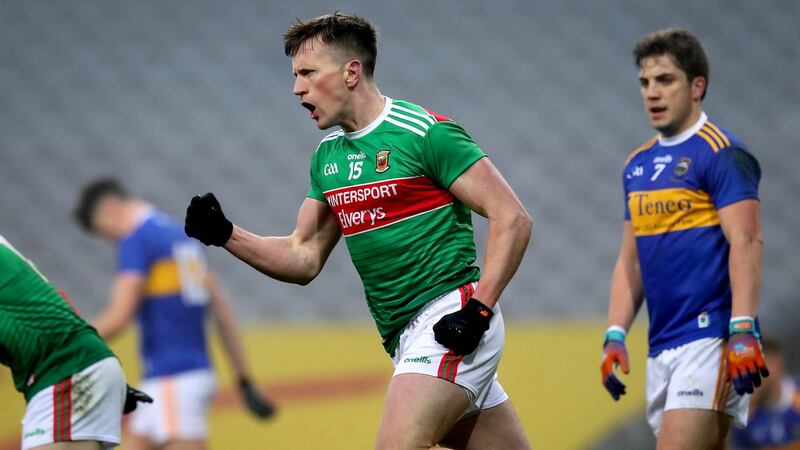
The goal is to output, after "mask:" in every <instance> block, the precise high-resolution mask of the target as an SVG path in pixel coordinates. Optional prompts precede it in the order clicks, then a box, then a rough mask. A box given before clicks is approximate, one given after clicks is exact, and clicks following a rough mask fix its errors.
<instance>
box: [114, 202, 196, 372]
mask: <svg viewBox="0 0 800 450" xmlns="http://www.w3.org/2000/svg"><path fill="white" fill-rule="evenodd" d="M118 272H119V273H123V272H134V273H137V274H140V275H141V276H142V277H144V280H145V287H144V294H143V298H142V301H141V304H140V305H139V310H138V311H137V321H138V324H139V338H140V351H141V356H142V360H143V361H144V364H143V365H144V378H151V377H157V376H164V375H173V374H176V373H180V372H186V371H189V370H194V369H202V368H208V367H210V362H209V357H208V351H207V348H206V334H205V318H206V307H207V304H208V299H209V295H208V291H207V290H206V287H205V280H206V274H207V268H206V262H205V254H204V251H203V249H202V247H201V246H200V244H199V243H198V242H197V241H195V240H193V239H190V238H189V237H187V236H186V235H185V234H184V232H183V228H182V227H181V226H179V225H178V224H177V223H176V222H175V221H173V220H172V219H171V218H170V217H168V216H167V215H165V214H163V213H160V212H157V211H151V212H150V213H148V215H147V216H146V217H145V218H144V220H142V222H141V223H140V224H139V226H138V227H137V228H136V229H135V230H134V231H133V232H132V233H131V234H130V235H128V236H126V237H125V238H123V239H122V240H121V241H120V242H119V267H118Z"/></svg>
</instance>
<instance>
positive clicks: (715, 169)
mask: <svg viewBox="0 0 800 450" xmlns="http://www.w3.org/2000/svg"><path fill="white" fill-rule="evenodd" d="M633 53H634V57H635V60H636V65H637V66H638V68H639V83H640V86H641V94H642V98H643V100H644V106H645V111H646V112H647V116H648V118H649V120H650V123H651V124H652V126H653V128H655V129H656V130H657V131H658V132H659V134H658V135H657V136H655V137H653V138H652V139H650V140H649V141H647V143H645V144H644V145H642V146H641V147H639V148H638V149H637V150H636V151H634V152H633V154H632V155H631V156H630V157H629V158H628V160H627V162H626V166H625V171H624V174H623V186H624V190H625V199H626V203H625V222H624V226H623V233H622V246H621V248H620V253H619V258H618V259H617V263H616V266H615V268H614V273H613V276H612V279H611V299H610V305H609V315H608V325H609V328H608V330H607V331H606V334H605V342H604V351H603V363H602V367H601V369H602V377H603V384H604V385H605V387H606V388H607V389H608V391H609V392H610V393H611V395H612V397H613V398H614V399H615V400H617V399H619V396H620V395H622V394H624V393H625V386H624V385H623V384H622V383H621V382H620V381H619V379H618V378H617V377H616V375H614V367H615V366H616V365H617V364H619V365H620V366H621V368H622V371H623V372H625V373H628V370H629V367H628V356H627V353H626V351H625V333H626V332H627V330H628V329H629V328H630V326H631V323H632V322H633V319H634V317H635V316H636V313H637V312H638V311H639V307H640V306H641V304H642V300H643V299H644V298H647V309H648V312H649V315H650V330H649V344H650V351H649V353H648V359H647V405H648V406H647V419H648V422H649V423H650V426H651V428H652V429H653V431H654V433H655V434H656V436H657V437H658V448H660V449H665V448H670V449H677V448H680V449H711V448H721V447H724V443H725V437H726V435H727V433H728V429H729V428H730V424H731V420H733V421H734V422H735V423H736V424H738V425H739V426H743V425H744V424H745V423H746V422H747V403H748V399H749V396H748V395H747V394H749V393H752V392H753V389H754V387H758V386H759V385H760V384H761V376H767V375H768V372H767V368H766V364H765V362H764V358H763V355H762V354H761V347H760V344H759V335H758V331H757V327H756V314H757V312H758V297H759V289H760V280H761V254H762V239H761V227H760V223H759V216H760V213H759V200H758V182H759V179H760V177H761V171H760V169H759V165H758V162H757V161H756V160H755V158H753V156H751V155H750V153H748V152H747V150H745V148H744V145H743V144H742V143H741V142H740V141H739V140H738V139H736V138H735V137H734V136H733V135H732V134H731V133H730V132H729V131H727V130H725V129H723V128H721V127H719V126H717V125H716V124H714V123H713V122H711V121H710V120H709V119H708V117H707V116H706V114H705V113H704V112H703V109H702V100H703V98H704V97H705V94H706V89H707V87H708V72H709V70H708V60H707V59H706V56H705V52H704V51H703V48H702V46H701V45H700V43H699V42H698V40H697V39H696V38H695V37H694V36H692V35H691V34H689V33H688V32H686V31H684V30H678V29H668V30H663V31H659V32H656V33H653V34H650V35H648V36H646V37H645V38H644V39H643V40H642V41H640V42H639V43H638V44H637V45H636V48H635V49H634V52H633ZM731 382H733V387H734V388H735V392H732V391H731Z"/></svg>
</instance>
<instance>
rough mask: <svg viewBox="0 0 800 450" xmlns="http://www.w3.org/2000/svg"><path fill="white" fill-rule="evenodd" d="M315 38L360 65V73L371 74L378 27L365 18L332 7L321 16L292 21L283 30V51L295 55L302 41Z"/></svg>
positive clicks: (373, 71) (376, 55)
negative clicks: (357, 61)
mask: <svg viewBox="0 0 800 450" xmlns="http://www.w3.org/2000/svg"><path fill="white" fill-rule="evenodd" d="M309 39H319V40H320V41H321V42H322V43H324V44H327V45H330V46H332V47H334V48H335V49H336V50H338V51H339V52H341V53H344V54H346V55H347V56H348V57H354V58H356V59H358V60H360V61H361V64H363V65H364V73H365V74H366V75H367V76H368V77H370V78H372V75H373V73H375V60H376V59H377V57H378V30H377V29H376V28H375V27H374V26H373V25H372V24H371V23H369V22H368V21H367V20H366V19H363V18H361V17H358V16H356V15H351V14H344V13H341V12H339V11H334V12H332V13H330V14H325V15H324V16H319V17H314V18H313V19H308V20H300V19H296V20H295V22H294V23H293V24H292V25H291V26H290V27H289V29H288V30H286V33H284V34H283V51H284V53H286V56H288V57H293V56H295V55H296V54H297V53H298V52H299V51H300V48H301V47H302V45H303V43H304V42H306V41H308V40H309Z"/></svg>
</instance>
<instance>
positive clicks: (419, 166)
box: [186, 12, 531, 449]
mask: <svg viewBox="0 0 800 450" xmlns="http://www.w3.org/2000/svg"><path fill="white" fill-rule="evenodd" d="M284 46H285V52H286V55H287V56H289V57H291V59H292V70H293V72H294V75H295V84H294V93H295V95H297V96H298V97H299V100H300V103H301V104H302V106H303V107H305V108H307V109H308V110H309V111H310V117H311V119H312V120H314V121H315V122H316V125H317V127H318V128H320V129H327V128H331V127H334V126H339V127H341V130H339V131H335V132H333V133H331V134H329V135H328V136H327V137H325V138H324V139H323V140H322V142H321V143H320V145H319V147H318V148H317V150H316V151H315V152H314V154H313V156H312V157H311V189H310V191H309V193H308V196H307V198H306V199H305V201H304V202H303V204H302V206H301V207H300V212H299V216H298V219H297V227H296V228H295V230H294V232H293V233H292V234H291V235H290V236H285V237H262V236H257V235H255V234H252V233H250V232H248V231H245V230H244V229H242V228H240V227H237V226H233V225H232V223H231V222H230V221H228V220H227V219H226V218H225V216H224V214H223V213H222V210H221V208H220V204H219V202H218V201H217V200H216V198H215V197H214V195H213V194H210V193H209V194H206V195H203V196H197V197H195V198H193V199H192V202H191V204H190V206H189V208H188V210H187V215H186V231H187V234H189V235H190V236H194V237H197V238H198V239H199V240H201V241H202V242H204V243H205V244H207V245H209V244H210V245H218V246H225V248H226V249H227V250H228V251H230V252H231V253H232V254H234V255H235V256H237V257H238V258H240V259H242V260H243V261H245V262H246V263H248V264H250V265H251V266H253V267H254V268H256V269H258V270H259V271H261V272H263V273H264V274H266V275H268V276H270V277H273V278H275V279H278V280H282V281H286V282H292V283H298V284H307V283H309V282H310V281H311V280H313V279H314V278H315V277H316V276H317V274H319V272H320V271H321V270H322V267H323V265H324V264H325V261H326V260H327V258H328V256H329V255H330V252H331V251H332V250H333V247H334V246H335V245H336V243H337V242H338V241H339V238H340V237H341V235H342V234H344V236H345V240H346V242H347V246H348V249H349V251H350V256H351V257H352V260H353V263H354V265H355V266H356V269H357V270H358V272H359V275H360V277H361V280H362V282H363V284H364V289H365V293H366V297H367V304H368V306H369V309H370V312H371V313H372V315H373V317H374V318H375V321H376V324H377V326H378V330H379V332H380V333H381V336H382V338H383V344H384V347H385V349H386V351H387V352H388V353H389V354H390V355H391V356H392V358H393V363H394V366H395V373H394V376H393V378H392V380H391V381H390V383H389V388H388V393H387V397H386V403H385V407H384V413H383V418H382V421H381V425H380V427H379V430H378V437H377V448H379V449H390V448H391V449H407V448H408V449H411V448H414V449H418V448H429V447H434V446H436V444H437V443H441V445H445V446H448V447H449V446H452V447H454V448H467V447H469V448H487V449H488V448H503V449H525V448H528V442H527V438H526V437H525V433H524V431H523V429H522V425H521V423H520V421H519V418H518V417H517V415H516V413H515V411H514V409H513V407H512V406H511V403H510V402H509V401H508V396H507V395H506V393H505V392H504V391H503V388H502V387H501V386H500V384H499V383H498V382H497V365H498V363H499V361H500V356H501V354H502V349H503V342H504V331H503V318H502V314H501V312H500V308H499V305H498V304H497V301H498V299H499V298H500V295H501V293H502V291H503V289H504V288H505V286H506V284H507V283H508V282H509V280H510V279H511V277H512V276H513V274H514V273H515V271H516V270H517V267H518V266H519V264H520V261H521V260H522V256H523V254H524V252H525V248H526V246H527V244H528V239H529V237H530V231H531V219H530V216H528V214H527V212H526V211H525V209H524V207H523V206H522V204H521V203H520V202H519V200H518V199H517V197H516V195H515V194H514V192H513V191H512V190H511V188H510V187H509V186H508V184H507V183H506V181H505V180H504V179H503V177H502V176H501V175H500V173H499V171H498V170H497V169H496V168H495V167H494V165H493V164H492V163H491V162H490V161H489V159H488V158H486V157H485V156H486V155H485V154H484V152H483V151H482V150H481V149H480V147H478V145H477V144H476V143H475V142H474V141H473V140H472V138H470V136H469V135H468V134H467V133H466V132H465V131H464V129H463V128H461V126H459V125H458V124H456V123H455V122H453V121H451V120H450V119H447V118H445V117H442V116H439V115H436V114H433V113H431V112H429V111H427V110H425V109H424V108H421V107H420V106H417V105H415V104H413V103H409V102H406V101H402V100H393V99H391V98H388V97H385V96H383V95H382V94H381V92H380V91H379V90H378V87H377V85H376V84H375V80H374V79H373V70H374V67H375V58H376V54H377V32H376V30H375V28H374V27H373V26H372V25H371V24H370V23H369V22H367V21H365V20H364V19H361V18H359V17H356V16H351V15H346V14H341V13H338V12H337V13H333V14H329V15H325V16H321V17H317V18H314V19H310V20H306V21H297V22H296V23H295V24H293V25H292V26H291V27H290V28H289V30H288V31H287V32H286V34H285V35H284ZM472 211H475V212H477V213H478V214H480V215H482V216H484V217H487V218H488V219H489V236H488V241H487V245H486V249H487V251H486V256H485V261H484V271H483V273H482V274H481V272H480V270H479V269H478V267H477V266H476V265H474V262H475V257H476V255H475V254H476V250H475V244H474V238H473V230H472V221H471V212H472ZM479 279H480V282H479V283H478V280H479ZM321 349H324V344H323V346H322V347H321Z"/></svg>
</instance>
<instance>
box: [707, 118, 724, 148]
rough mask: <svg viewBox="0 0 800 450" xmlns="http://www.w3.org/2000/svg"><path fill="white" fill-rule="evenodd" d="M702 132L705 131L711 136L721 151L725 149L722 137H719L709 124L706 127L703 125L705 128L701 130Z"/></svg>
mask: <svg viewBox="0 0 800 450" xmlns="http://www.w3.org/2000/svg"><path fill="white" fill-rule="evenodd" d="M701 130H702V131H704V132H705V133H706V134H708V135H709V136H711V138H712V139H714V142H716V143H717V147H719V148H721V149H722V148H725V142H724V141H723V140H722V138H721V137H719V135H718V134H717V133H716V132H715V131H714V130H713V129H712V128H711V127H709V126H708V124H707V123H706V124H705V125H703V128H701Z"/></svg>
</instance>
